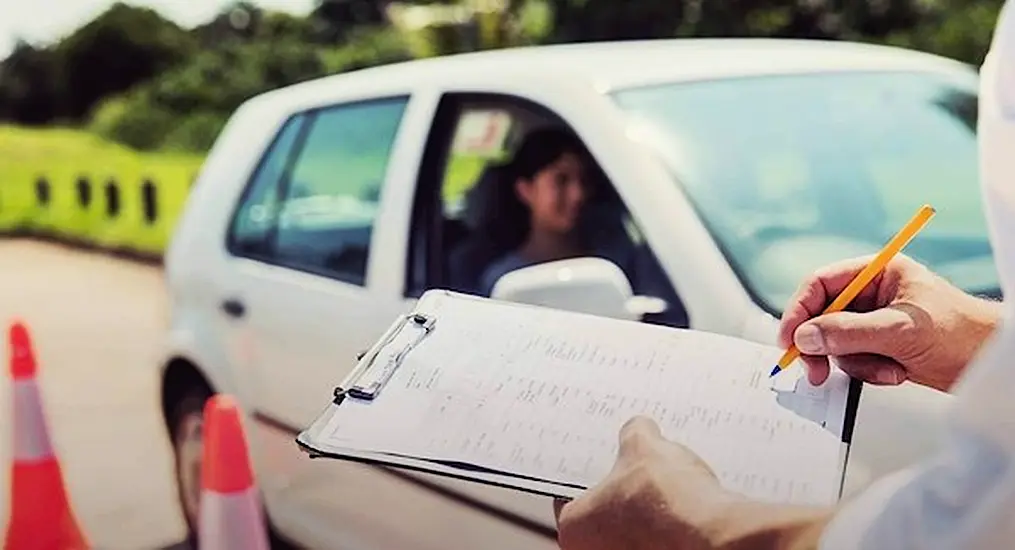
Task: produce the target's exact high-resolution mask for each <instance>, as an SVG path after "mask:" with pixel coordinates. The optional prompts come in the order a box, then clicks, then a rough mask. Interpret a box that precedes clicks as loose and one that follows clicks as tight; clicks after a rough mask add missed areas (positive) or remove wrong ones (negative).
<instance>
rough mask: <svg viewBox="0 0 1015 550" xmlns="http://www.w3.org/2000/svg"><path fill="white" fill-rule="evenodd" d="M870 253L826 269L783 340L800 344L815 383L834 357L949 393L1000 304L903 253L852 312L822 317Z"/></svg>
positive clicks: (883, 376)
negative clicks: (960, 286)
mask: <svg viewBox="0 0 1015 550" xmlns="http://www.w3.org/2000/svg"><path fill="white" fill-rule="evenodd" d="M869 260H870V259H869V258H861V259H856V260H849V261H846V262H842V263H838V264H834V265H831V266H829V267H826V268H824V269H821V270H820V271H818V272H817V273H815V274H814V275H813V276H812V277H811V278H810V279H808V280H807V281H805V282H804V283H803V285H801V287H800V289H799V290H798V291H797V293H796V295H795V296H794V297H793V299H792V300H790V302H789V305H788V307H787V308H786V312H785V314H784V315H783V317H782V324H781V327H780V329H779V343H780V344H781V345H782V346H789V345H790V344H794V343H795V344H796V346H797V348H798V349H799V350H800V353H801V359H802V360H803V362H804V363H805V364H806V366H807V371H808V378H809V379H810V381H811V383H812V384H821V383H822V382H824V381H825V379H826V378H827V377H828V372H829V364H828V357H829V356H833V357H835V359H836V361H837V363H838V365H839V367H841V368H842V370H844V371H846V372H847V373H848V374H850V375H852V376H854V377H856V378H860V379H862V380H865V381H867V382H870V383H872V384H881V385H895V384H901V383H902V382H904V381H906V380H912V381H913V382H916V383H918V384H923V385H924V386H929V387H932V388H936V389H938V390H941V391H949V390H950V389H951V387H952V385H953V384H954V383H955V380H956V379H958V378H959V376H960V375H961V374H962V371H963V369H965V367H966V365H967V364H968V363H969V362H970V361H971V360H972V359H973V358H974V356H975V355H976V353H977V351H978V350H979V349H980V346H981V345H982V344H983V342H984V341H985V340H986V339H987V338H988V337H989V336H990V334H991V333H992V332H993V331H994V328H995V327H996V326H997V324H998V322H999V319H1000V316H1001V306H1000V304H997V303H994V302H989V301H986V300H981V299H979V298H976V297H973V296H970V295H968V294H966V293H964V292H962V291H961V290H960V289H958V288H956V287H955V286H952V285H951V284H950V283H948V282H947V281H945V280H944V279H942V278H941V277H939V276H937V275H935V274H934V273H932V272H931V271H930V270H928V269H927V268H926V267H924V266H923V265H921V264H919V263H917V262H915V261H913V260H911V259H909V258H906V257H904V256H900V257H899V258H897V259H895V260H892V262H890V263H889V264H888V266H887V267H886V268H885V270H884V271H882V272H881V274H880V275H878V276H877V277H876V278H875V279H874V280H873V281H872V282H871V284H869V285H867V287H866V288H865V289H864V290H863V291H862V292H861V293H860V295H859V296H857V298H856V299H855V300H854V301H853V303H852V304H851V305H850V310H851V311H843V312H840V313H830V314H828V315H822V316H820V317H816V316H817V315H819V314H820V313H821V311H822V310H824V308H825V307H826V306H827V305H828V303H830V302H831V301H832V300H834V299H835V297H836V296H837V295H838V294H839V293H840V292H841V291H842V290H843V289H844V288H845V287H846V285H848V284H849V283H850V281H852V280H853V277H854V276H856V274H857V273H859V272H860V270H861V269H863V267H864V266H865V265H866V264H867V262H868V261H869Z"/></svg>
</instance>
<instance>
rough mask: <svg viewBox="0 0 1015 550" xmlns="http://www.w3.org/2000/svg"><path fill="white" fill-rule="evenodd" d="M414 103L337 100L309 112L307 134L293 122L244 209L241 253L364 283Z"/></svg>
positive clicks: (238, 224)
mask: <svg viewBox="0 0 1015 550" xmlns="http://www.w3.org/2000/svg"><path fill="white" fill-rule="evenodd" d="M407 104H408V98H406V97H398V98H386V99H381V100H372V101H366V102H360V103H352V104H344V105H338V106H334V107H328V108H324V109H320V110H317V111H314V112H312V113H310V114H308V115H307V116H306V118H307V120H306V122H305V124H306V128H305V129H304V131H302V132H301V131H300V125H299V124H298V123H291V124H292V125H293V127H295V128H296V130H293V131H292V134H293V135H292V137H290V130H289V126H287V127H286V128H283V130H282V131H281V133H280V136H279V138H278V140H276V143H275V145H274V146H273V147H272V149H271V150H270V151H269V153H268V157H266V160H265V164H264V167H263V168H262V170H261V173H259V174H258V177H257V178H255V180H253V181H252V182H251V188H250V191H249V193H248V196H247V197H246V200H245V201H244V204H243V205H242V206H241V208H240V209H239V211H238V216H237V219H236V220H235V223H234V227H233V230H234V237H233V239H232V243H233V247H234V249H235V250H236V252H237V253H239V254H244V253H247V254H249V255H251V256H253V257H255V258H256V259H261V260H264V261H268V262H270V263H275V264H279V265H283V266H286V267H290V268H293V269H298V270H301V271H307V272H311V273H316V274H319V275H323V276H326V277H331V278H333V279H337V280H340V281H344V282H348V283H352V284H357V285H363V284H365V282H366V271H367V260H368V259H369V253H370V238H371V235H372V233H373V226H374V223H375V221H376V216H377V211H378V208H379V202H380V191H381V186H382V185H383V183H384V180H385V177H386V173H387V168H388V160H389V156H390V154H391V149H392V147H393V145H394V141H395V137H396V135H397V133H398V128H399V124H400V123H401V120H402V115H403V113H404V111H405V107H406V105H407ZM294 120H295V119H294ZM289 140H292V141H293V143H296V142H299V143H297V144H296V147H293V146H292V145H291V144H289ZM293 149H296V150H295V151H293ZM287 152H288V153H289V154H288V155H287ZM275 155H278V156H279V157H281V158H286V157H287V156H288V161H286V160H279V161H275V159H274V156H275ZM244 242H247V243H260V244H257V245H247V246H246V247H244V246H243V244H242V243H244Z"/></svg>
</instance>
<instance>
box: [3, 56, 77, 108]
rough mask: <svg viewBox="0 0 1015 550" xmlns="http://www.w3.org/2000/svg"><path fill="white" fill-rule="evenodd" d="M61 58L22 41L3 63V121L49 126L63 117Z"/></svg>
mask: <svg viewBox="0 0 1015 550" xmlns="http://www.w3.org/2000/svg"><path fill="white" fill-rule="evenodd" d="M60 76H61V75H60V63H59V59H58V58H57V56H56V55H54V53H53V52H52V51H51V50H48V49H45V48H36V47H35V46H32V45H31V44H29V43H28V42H25V41H23V40H19V41H18V43H17V45H16V46H15V47H14V51H13V52H11V54H10V56H8V57H7V59H5V60H4V61H3V63H0V119H2V120H10V121H13V122H18V123H21V124H33V125H34V124H45V123H46V122H49V121H51V120H53V119H55V118H58V117H60V116H61V114H62V112H63V108H62V107H63V99H64V98H63V97H62V94H61V90H62V89H63V86H62V82H61V79H60Z"/></svg>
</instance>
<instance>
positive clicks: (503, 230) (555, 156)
mask: <svg viewBox="0 0 1015 550" xmlns="http://www.w3.org/2000/svg"><path fill="white" fill-rule="evenodd" d="M567 153H572V154H575V155H578V156H579V157H580V158H582V159H583V160H584V159H585V155H586V154H587V153H586V150H585V146H584V144H583V143H582V141H581V139H579V138H578V136H576V135H575V134H574V133H572V132H570V131H568V130H563V129H560V128H544V129H540V130H535V131H533V132H531V133H529V134H528V135H526V136H525V137H524V138H523V139H522V143H521V145H519V146H518V149H517V150H515V153H514V155H512V157H511V159H510V160H509V161H507V162H506V163H504V164H501V165H500V166H499V167H497V168H498V169H499V172H500V173H499V180H500V181H499V182H498V185H497V199H496V206H495V208H494V210H495V212H494V217H495V219H493V220H490V222H491V223H490V224H489V226H488V227H491V229H493V228H495V229H494V234H492V235H491V237H493V238H494V239H495V240H496V241H498V243H499V244H500V246H501V247H503V248H505V249H511V248H515V247H517V246H519V245H521V244H522V242H524V241H525V239H526V237H528V234H529V226H530V224H531V219H530V218H531V215H530V213H529V207H528V206H526V205H525V203H523V202H522V200H521V199H520V198H519V197H518V194H517V192H516V191H515V182H517V181H518V180H519V179H531V178H533V177H535V175H536V174H538V173H539V172H540V171H541V170H543V169H545V168H546V167H547V166H549V165H551V164H553V163H554V162H557V161H558V160H560V158H561V157H562V156H564V155H565V154H567Z"/></svg>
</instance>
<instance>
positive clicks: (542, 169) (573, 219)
mask: <svg viewBox="0 0 1015 550" xmlns="http://www.w3.org/2000/svg"><path fill="white" fill-rule="evenodd" d="M504 168H505V170H504V179H503V180H502V181H501V182H500V184H501V185H506V186H510V191H511V192H505V193H504V194H503V197H504V200H505V202H506V204H501V205H497V206H498V209H499V210H501V212H502V213H503V214H506V215H507V216H506V217H508V218H511V219H513V220H516V221H515V223H514V224H513V225H514V227H516V228H517V232H516V237H517V239H516V240H518V241H520V242H518V244H516V245H515V246H514V247H513V248H512V249H511V251H510V252H508V253H507V254H505V255H503V256H502V257H500V258H499V259H497V260H495V261H494V262H493V263H492V264H490V265H489V266H488V267H487V268H486V270H485V271H484V272H483V275H482V276H481V278H480V291H481V292H482V294H483V295H485V296H489V295H490V292H491V291H492V290H493V286H494V285H495V284H496V283H497V280H498V279H500V277H501V276H503V275H505V274H506V273H509V272H511V271H514V270H516V269H520V268H523V267H527V266H530V265H535V264H539V263H543V262H550V261H554V260H562V259H566V258H574V257H579V256H586V255H590V253H592V251H591V250H590V249H589V248H588V247H587V246H586V243H585V242H584V241H583V239H582V238H581V235H580V232H579V231H578V226H579V219H580V217H581V214H582V210H583V207H584V206H585V202H586V200H587V198H588V194H589V186H588V183H587V180H586V168H587V153H586V151H585V147H584V146H583V144H582V142H581V140H580V139H578V137H577V136H575V135H574V134H573V133H571V132H568V131H567V130H561V129H556V128H551V129H542V130H536V131H534V132H532V133H531V134H529V135H527V136H526V137H525V139H524V141H523V142H522V144H521V146H520V147H519V148H518V150H517V151H516V152H515V154H514V157H513V158H512V159H511V161H510V162H509V163H508V164H507V165H506V166H505V167H504Z"/></svg>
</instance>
